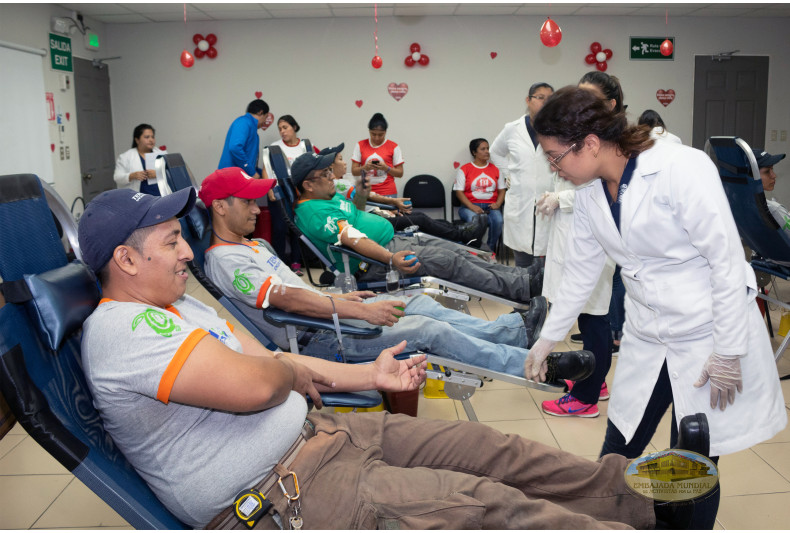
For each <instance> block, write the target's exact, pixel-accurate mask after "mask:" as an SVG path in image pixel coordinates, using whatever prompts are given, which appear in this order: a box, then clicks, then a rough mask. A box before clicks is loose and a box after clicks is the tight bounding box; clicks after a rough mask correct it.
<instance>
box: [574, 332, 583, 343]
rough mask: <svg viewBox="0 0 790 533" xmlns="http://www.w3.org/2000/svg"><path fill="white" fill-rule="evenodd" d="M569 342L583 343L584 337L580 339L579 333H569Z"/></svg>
mask: <svg viewBox="0 0 790 533" xmlns="http://www.w3.org/2000/svg"><path fill="white" fill-rule="evenodd" d="M571 342H572V343H573V344H584V339H582V334H581V333H574V334H573V335H571Z"/></svg>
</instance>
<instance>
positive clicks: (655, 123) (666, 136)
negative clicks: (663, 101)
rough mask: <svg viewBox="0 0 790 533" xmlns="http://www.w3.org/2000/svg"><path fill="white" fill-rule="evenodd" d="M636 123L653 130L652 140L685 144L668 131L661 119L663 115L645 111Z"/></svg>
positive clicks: (651, 133)
mask: <svg viewBox="0 0 790 533" xmlns="http://www.w3.org/2000/svg"><path fill="white" fill-rule="evenodd" d="M636 123H637V124H639V125H640V126H641V125H642V124H644V125H646V126H650V127H651V128H652V129H651V130H650V138H651V139H653V140H654V141H666V142H671V143H677V144H683V141H681V140H680V137H678V136H677V135H675V134H673V133H669V132H668V131H667V126H666V124H664V120H663V119H662V118H661V115H659V114H658V113H656V112H655V111H653V110H652V109H645V110H644V111H643V112H642V114H641V115H639V120H637V121H636Z"/></svg>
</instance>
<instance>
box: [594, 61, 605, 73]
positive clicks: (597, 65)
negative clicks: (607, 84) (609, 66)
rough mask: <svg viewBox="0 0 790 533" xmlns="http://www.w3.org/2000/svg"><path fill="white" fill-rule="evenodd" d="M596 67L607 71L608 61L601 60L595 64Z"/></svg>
mask: <svg viewBox="0 0 790 533" xmlns="http://www.w3.org/2000/svg"><path fill="white" fill-rule="evenodd" d="M595 68H597V69H598V70H600V71H601V72H606V61H599V62H598V63H596V64H595Z"/></svg>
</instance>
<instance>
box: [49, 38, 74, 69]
mask: <svg viewBox="0 0 790 533" xmlns="http://www.w3.org/2000/svg"><path fill="white" fill-rule="evenodd" d="M49 57H50V58H51V59H52V70H63V71H65V72H71V71H72V68H71V39H69V38H68V37H63V36H62V35H58V34H57V33H50V34H49Z"/></svg>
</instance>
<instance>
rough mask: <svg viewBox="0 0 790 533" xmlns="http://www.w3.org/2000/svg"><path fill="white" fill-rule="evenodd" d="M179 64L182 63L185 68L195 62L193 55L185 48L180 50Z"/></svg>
mask: <svg viewBox="0 0 790 533" xmlns="http://www.w3.org/2000/svg"><path fill="white" fill-rule="evenodd" d="M181 64H182V65H184V66H185V67H186V68H190V67H191V66H192V65H194V64H195V56H193V55H192V54H190V53H189V52H188V51H187V50H184V51H183V52H181Z"/></svg>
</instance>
